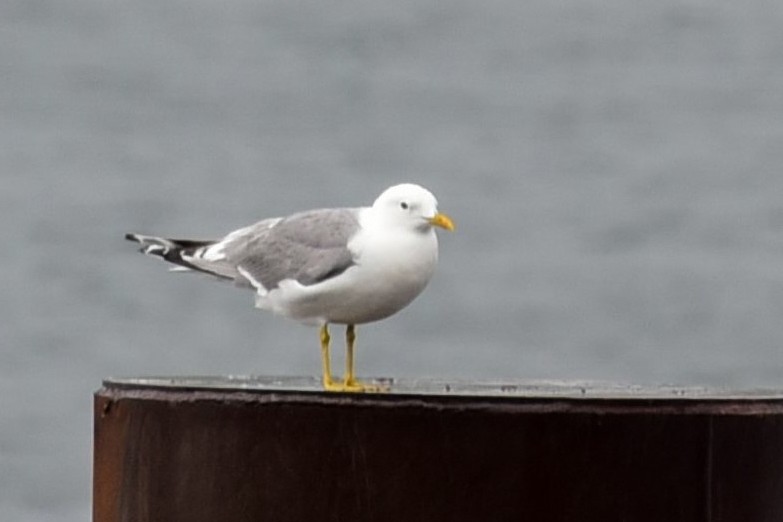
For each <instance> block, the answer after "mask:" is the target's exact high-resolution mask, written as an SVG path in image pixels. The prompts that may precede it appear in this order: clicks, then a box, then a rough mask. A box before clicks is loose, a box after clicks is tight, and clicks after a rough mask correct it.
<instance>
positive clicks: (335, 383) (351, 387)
mask: <svg viewBox="0 0 783 522" xmlns="http://www.w3.org/2000/svg"><path fill="white" fill-rule="evenodd" d="M323 383H324V390H326V391H329V392H342V393H379V392H385V391H388V390H389V387H388V386H380V385H376V384H368V383H366V382H362V381H359V380H357V379H344V380H337V379H332V378H331V377H330V378H329V379H324V381H323Z"/></svg>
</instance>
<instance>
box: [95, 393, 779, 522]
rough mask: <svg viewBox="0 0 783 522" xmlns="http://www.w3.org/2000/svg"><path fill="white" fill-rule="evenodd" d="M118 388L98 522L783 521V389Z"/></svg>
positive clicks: (109, 413) (103, 420)
mask: <svg viewBox="0 0 783 522" xmlns="http://www.w3.org/2000/svg"><path fill="white" fill-rule="evenodd" d="M387 385H389V386H390V393H388V394H373V395H342V394H339V395H335V394H328V393H322V392H320V391H319V390H318V388H317V384H316V383H315V382H312V381H310V380H306V379H305V380H297V379H289V380H286V379H282V380H281V379H261V378H223V379H208V378H202V379H195V378H194V379H166V378H161V379H145V380H114V381H107V382H106V383H104V388H103V389H102V390H100V391H99V392H98V393H96V396H95V454H94V458H95V468H94V521H95V522H119V521H133V522H146V521H168V522H177V521H188V522H200V521H210V522H212V521H218V520H219V521H251V520H252V521H254V522H259V521H261V522H263V521H276V522H286V521H310V520H325V521H331V520H334V521H341V522H347V521H395V522H399V521H400V520H426V521H449V522H459V521H467V520H469V521H471V522H476V521H477V520H501V521H506V520H520V521H521V520H525V521H530V520H541V521H569V522H571V521H584V522H587V521H601V522H606V521H621V520H628V521H634V522H646V521H651V522H652V521H655V522H659V521H667V522H677V521H688V522H694V521H706V522H713V521H722V522H733V521H737V522H740V521H741V522H754V521H759V522H760V521H765V522H766V521H769V522H773V521H775V522H777V521H780V520H783V393H781V392H776V391H771V392H770V391H754V392H731V391H717V390H707V389H693V388H690V389H684V388H652V389H650V388H637V387H626V386H611V385H594V384H589V383H580V384H568V383H516V384H504V385H481V384H466V383H444V382H433V381H426V382H422V381H405V382H388V383H387Z"/></svg>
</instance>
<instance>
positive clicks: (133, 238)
mask: <svg viewBox="0 0 783 522" xmlns="http://www.w3.org/2000/svg"><path fill="white" fill-rule="evenodd" d="M125 239H127V240H128V241H134V242H136V243H138V242H139V238H138V237H136V234H131V233H130V232H129V233H127V234H125Z"/></svg>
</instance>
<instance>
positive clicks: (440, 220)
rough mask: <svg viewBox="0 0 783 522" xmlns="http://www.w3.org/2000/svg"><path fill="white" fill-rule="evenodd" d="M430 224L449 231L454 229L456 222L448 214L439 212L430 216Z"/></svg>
mask: <svg viewBox="0 0 783 522" xmlns="http://www.w3.org/2000/svg"><path fill="white" fill-rule="evenodd" d="M430 224H431V225H434V226H436V227H440V228H445V229H446V230H448V231H449V232H453V231H454V222H453V221H452V220H451V218H450V217H449V216H447V215H446V214H441V213H440V212H438V213H437V214H435V215H434V216H432V217H431V218H430Z"/></svg>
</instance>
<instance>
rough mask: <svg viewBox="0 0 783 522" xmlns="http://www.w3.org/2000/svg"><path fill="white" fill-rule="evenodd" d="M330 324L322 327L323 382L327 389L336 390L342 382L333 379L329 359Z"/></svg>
mask: <svg viewBox="0 0 783 522" xmlns="http://www.w3.org/2000/svg"><path fill="white" fill-rule="evenodd" d="M330 340H331V338H330V337H329V325H327V324H325V325H323V326H322V327H321V366H322V370H323V384H324V389H325V390H335V387H339V386H340V384H338V383H337V382H335V380H334V379H332V370H331V362H330V361H329V341H330Z"/></svg>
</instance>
